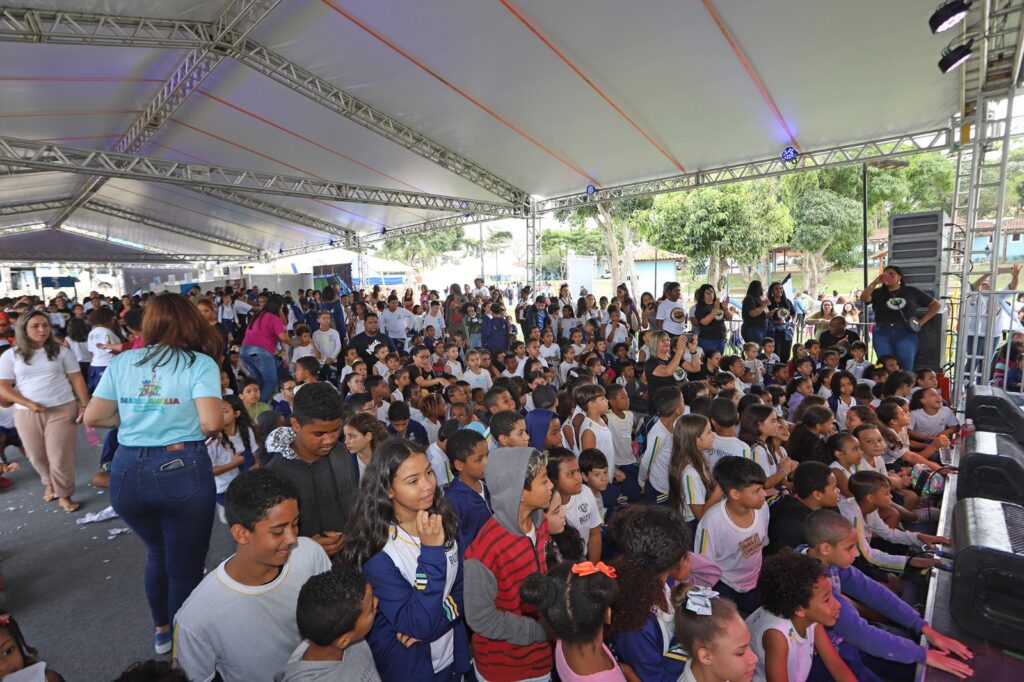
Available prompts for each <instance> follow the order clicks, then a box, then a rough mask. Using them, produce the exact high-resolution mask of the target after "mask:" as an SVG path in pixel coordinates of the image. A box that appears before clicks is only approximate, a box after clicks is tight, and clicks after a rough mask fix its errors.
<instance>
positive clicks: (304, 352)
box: [292, 343, 319, 374]
mask: <svg viewBox="0 0 1024 682" xmlns="http://www.w3.org/2000/svg"><path fill="white" fill-rule="evenodd" d="M315 349H316V344H313V343H311V344H309V345H308V346H293V347H292V373H293V374H294V373H295V364H296V363H297V362H298V361H299V360H300V359H302V358H315V357H316V351H315ZM317 362H319V360H317Z"/></svg>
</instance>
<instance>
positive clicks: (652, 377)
mask: <svg viewBox="0 0 1024 682" xmlns="http://www.w3.org/2000/svg"><path fill="white" fill-rule="evenodd" d="M686 340H687V337H686V334H680V335H679V337H678V338H677V339H676V347H675V353H672V352H671V351H672V340H671V339H670V338H669V336H668V332H663V331H660V330H657V331H652V332H648V333H647V352H648V354H649V359H648V360H647V364H645V365H644V376H645V379H646V381H647V395H648V396H649V398H648V405H647V408H648V410H649V411H650V414H657V411H656V410H655V409H654V394H655V393H657V392H658V389H659V388H664V387H665V386H676V385H677V384H678V383H679V381H680V380H682V378H683V376H682V375H683V374H684V372H682V371H681V370H680V367H679V365H680V364H681V363H682V362H683V354H684V353H685V352H686Z"/></svg>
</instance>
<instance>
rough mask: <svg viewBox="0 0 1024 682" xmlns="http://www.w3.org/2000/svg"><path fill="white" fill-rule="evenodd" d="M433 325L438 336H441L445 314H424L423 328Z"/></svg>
mask: <svg viewBox="0 0 1024 682" xmlns="http://www.w3.org/2000/svg"><path fill="white" fill-rule="evenodd" d="M427 327H433V328H434V331H435V332H437V337H438V338H440V337H441V332H442V331H444V315H441V314H437V315H431V314H429V313H428V314H426V315H424V316H423V328H424V329H426V328H427Z"/></svg>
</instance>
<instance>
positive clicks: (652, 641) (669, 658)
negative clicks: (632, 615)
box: [612, 578, 690, 682]
mask: <svg viewBox="0 0 1024 682" xmlns="http://www.w3.org/2000/svg"><path fill="white" fill-rule="evenodd" d="M674 585H675V582H674V581H673V580H672V579H671V578H669V580H668V582H667V583H665V585H664V586H663V587H664V590H665V603H666V604H668V611H662V610H661V608H660V607H654V608H652V609H651V613H650V615H648V616H647V621H646V622H645V623H644V625H643V627H641V628H640V629H639V630H627V631H624V632H619V633H616V634H615V635H614V636H613V637H612V646H613V647H614V648H615V652H616V653H617V654H618V656H619V660H621V661H623V662H624V663H628V664H629V666H630V667H631V668H633V670H634V671H636V674H637V675H638V676H639V677H640V679H641V680H644V682H676V681H677V680H678V679H679V675H680V673H681V671H682V670H683V666H684V665H685V664H686V662H687V661H688V660H689V659H690V657H689V655H688V654H687V653H686V651H684V650H683V647H682V646H680V645H679V642H677V641H676V633H675V628H674V627H673V623H674V621H675V609H674V608H672V587H673V586H674Z"/></svg>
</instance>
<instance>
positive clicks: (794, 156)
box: [779, 147, 800, 164]
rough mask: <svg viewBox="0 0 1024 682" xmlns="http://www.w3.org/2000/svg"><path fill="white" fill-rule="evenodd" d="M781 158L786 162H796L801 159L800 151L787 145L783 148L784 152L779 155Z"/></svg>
mask: <svg viewBox="0 0 1024 682" xmlns="http://www.w3.org/2000/svg"><path fill="white" fill-rule="evenodd" d="M779 158H781V159H782V161H783V162H784V163H792V164H796V162H797V161H798V160H799V159H800V152H798V151H797V150H796V148H795V147H786V148H785V149H783V150H782V154H780V155H779Z"/></svg>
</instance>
